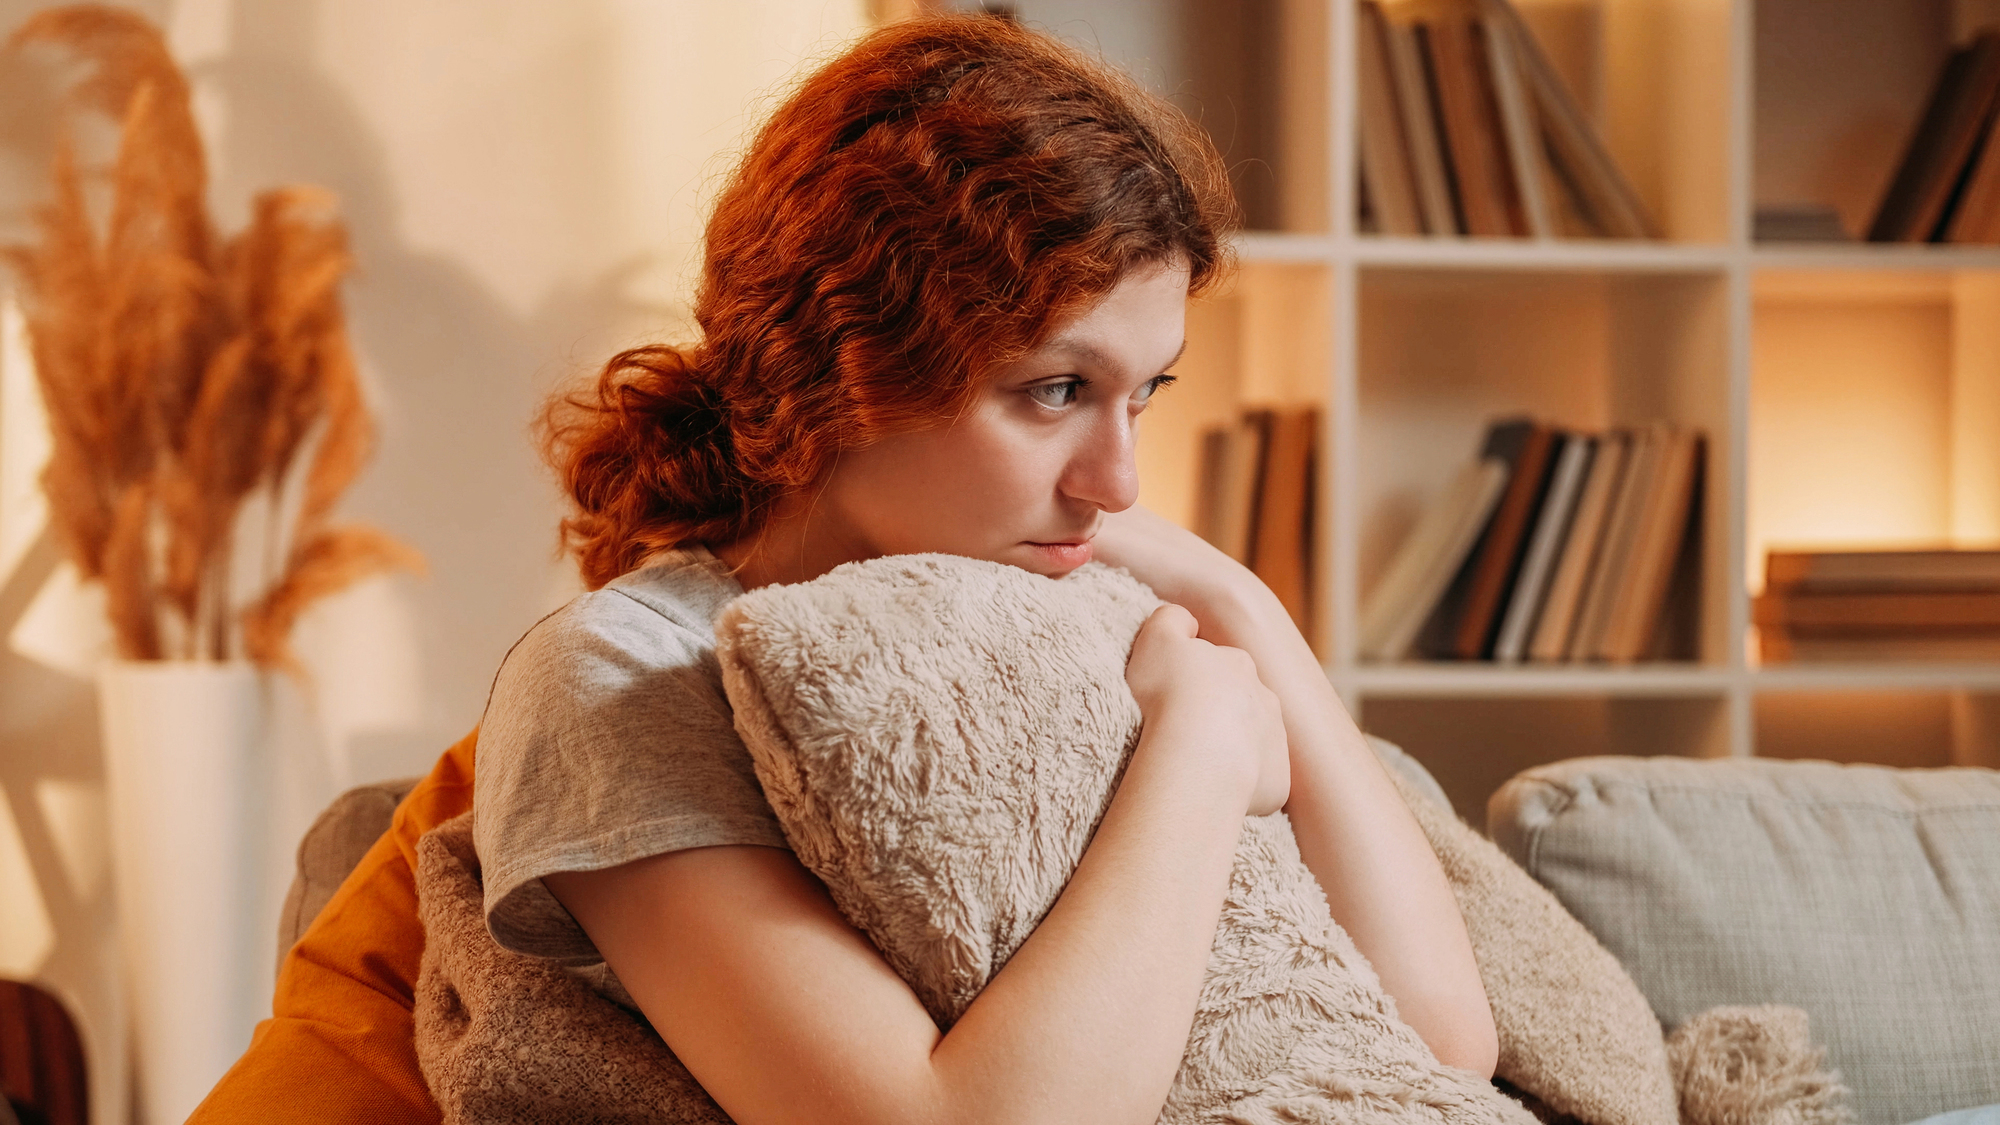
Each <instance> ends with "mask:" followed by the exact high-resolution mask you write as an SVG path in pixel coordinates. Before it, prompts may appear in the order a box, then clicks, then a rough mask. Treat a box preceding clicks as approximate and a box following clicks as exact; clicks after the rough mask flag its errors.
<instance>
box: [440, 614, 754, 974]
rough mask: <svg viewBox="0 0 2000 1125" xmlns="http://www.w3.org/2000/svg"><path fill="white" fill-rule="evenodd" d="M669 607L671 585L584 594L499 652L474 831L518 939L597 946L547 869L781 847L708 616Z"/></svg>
mask: <svg viewBox="0 0 2000 1125" xmlns="http://www.w3.org/2000/svg"><path fill="white" fill-rule="evenodd" d="M635 595H637V596H635ZM673 607H674V602H673V600H672V598H671V591H670V590H669V591H667V592H666V596H665V598H664V601H663V597H662V594H661V591H658V590H648V591H644V592H640V591H628V590H623V589H619V588H617V587H616V586H612V587H607V588H605V589H603V590H598V591H595V592H593V593H589V594H584V595H582V596H580V597H578V598H577V599H576V600H574V601H572V602H570V603H569V604H568V605H567V606H565V607H563V608H562V609H560V610H558V611H556V612H555V613H554V614H552V615H550V616H549V617H548V618H545V619H544V620H543V621H542V622H541V623H540V624H538V625H536V626H535V628H534V629H532V630H530V631H529V633H528V635H527V636H526V637H523V638H522V640H521V642H520V643H519V644H517V645H515V647H514V650H513V651H512V652H510V653H509V654H508V655H507V659H506V660H505V661H504V662H503V663H502V664H501V668H500V673H499V675H498V676H497V677H496V678H495V680H494V685H493V693H492V696H491V698H490V699H489V700H488V702H487V707H486V717H485V719H484V720H483V722H482V723H481V725H480V733H479V771H478V774H477V777H476V781H475V784H476V787H477V788H476V793H475V796H474V800H473V806H474V808H475V809H476V810H477V811H476V812H475V814H474V827H473V837H474V844H475V846H476V847H477V849H478V852H479V858H480V866H481V868H482V877H483V880H484V882H485V892H486V900H485V908H486V921H487V928H488V929H489V930H490V931H491V932H492V934H493V937H494V940H496V941H498V942H499V943H500V944H501V945H502V946H504V947H506V948H508V949H512V950H515V951H517V952H520V953H526V954H530V955H534V956H539V957H547V958H552V959H555V960H558V961H560V962H562V963H564V964H568V965H589V964H593V963H595V962H597V961H599V960H601V958H600V957H599V956H598V953H597V950H596V947H595V946H593V945H592V944H591V942H590V939H589V938H588V937H587V936H586V935H585V934H584V932H583V930H582V929H581V928H580V927H579V926H578V925H577V924H576V921H575V920H574V919H573V918H571V917H570V915H569V912H568V911H566V910H564V909H563V907H562V904H561V903H559V902H557V901H556V900H555V898H554V896H552V895H550V894H549V892H548V890H547V889H546V888H545V887H544V886H543V885H542V882H541V879H542V876H544V875H547V874H549V873H551V872H557V871H596V870H600V869H603V868H607V867H616V866H618V865H619V864H622V863H629V862H631V861H633V860H637V859H644V858H646V857H648V856H654V855H660V854H663V853H666V852H672V851H678V850H680V849H683V848H699V847H708V846H712V845H717V844H754V845H762V846H766V847H778V848H782V847H785V846H786V844H785V837H784V833H783V831H782V829H780V828H779V826H778V822H777V818H776V817H775V816H774V815H773V814H772V812H771V808H770V805H769V804H768V803H766V801H765V800H764V794H763V790H762V789H761V788H760V787H759V786H758V784H757V777H756V773H755V771H754V769H753V768H752V766H751V762H750V754H749V751H748V750H746V749H745V748H744V746H743V743H742V741H741V740H740V739H739V738H738V737H737V735H736V728H735V724H734V722H733V721H732V719H731V717H730V710H729V703H728V699H727V697H726V696H725V695H724V694H723V689H722V676H721V671H720V668H719V667H718V665H717V663H716V658H715V642H714V638H713V635H712V633H711V632H709V631H708V630H707V628H706V627H707V623H708V620H709V615H708V614H707V613H705V612H699V610H700V609H702V608H705V607H700V606H697V607H696V609H697V612H692V613H687V614H677V615H670V614H669V613H666V612H662V610H663V609H666V610H671V609H672V608H673Z"/></svg>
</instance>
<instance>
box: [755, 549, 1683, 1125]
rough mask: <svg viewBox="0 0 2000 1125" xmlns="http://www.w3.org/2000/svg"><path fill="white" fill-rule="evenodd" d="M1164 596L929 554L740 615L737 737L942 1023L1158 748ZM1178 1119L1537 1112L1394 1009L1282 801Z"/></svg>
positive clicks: (1220, 949)
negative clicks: (1145, 726) (1146, 754)
mask: <svg viewBox="0 0 2000 1125" xmlns="http://www.w3.org/2000/svg"><path fill="white" fill-rule="evenodd" d="M1158 604H1159V603H1158V601H1157V599H1155V598H1154V597H1153V596H1152V595H1151V593H1150V592H1148V591H1147V590H1146V589H1145V588H1144V587H1143V586H1140V585H1139V584H1138V583H1136V582H1134V581H1133V580H1132V579H1131V578H1130V577H1128V576H1126V575H1125V574H1124V573H1123V572H1122V571H1112V570H1108V569H1106V568H1104V567H1101V566H1090V567H1085V568H1083V569H1081V570H1079V571H1077V572H1075V573H1073V574H1072V575H1070V576H1069V577H1067V578H1065V579H1063V580H1061V581H1054V580H1050V579H1047V578H1042V577H1039V576H1037V575H1033V574H1029V573H1027V572H1026V571H1022V570H1019V569H1016V568H1013V567H1008V566H1003V565H1000V564H996V563H986V562H979V561H975V560H970V559H963V558H956V557H952V556H945V555H911V556H896V557H890V558H883V559H876V560H872V561H870V562H865V563H854V564H849V565H847V566H843V567H840V568H837V569H836V570H834V571H833V572H831V573H830V574H828V575H825V576H824V577H822V578H820V579H818V580H816V581H813V582H808V583H802V584H799V585H795V586H777V587H765V588H762V589H759V590H757V591H754V592H752V593H750V594H748V595H746V596H744V597H743V598H740V599H738V600H737V601H736V602H734V603H732V604H731V605H730V606H729V607H728V608H727V609H726V610H725V611H724V612H723V615H722V617H721V619H720V620H719V621H718V623H717V626H716V633H717V639H718V644H719V648H718V653H719V656H720V659H721V664H722V673H723V682H724V684H725V685H726V687H727V688H728V691H729V697H730V702H731V705H732V706H733V707H734V709H735V713H736V724H737V729H738V731H739V732H740V733H741V734H742V735H743V738H744V741H745V742H746V743H747V744H748V746H749V748H750V752H751V755H752V757H753V759H754V760H755V762H756V766H757V772H758V776H759V778H760V779H761V780H762V782H763V785H764V789H765V793H766V795H767V796H768V797H769V798H770V800H771V804H772V807H773V808H774V809H775V810H776V811H777V814H778V818H779V820H780V821H781V822H782V823H783V824H784V826H785V830H786V834H787V837H788V838H789V839H790V841H791V843H792V846H793V848H794V849H795V850H796V851H797V853H798V855H799V858H800V859H801V861H803V862H804V863H805V865H806V866H807V867H808V868H809V869H811V870H812V871H813V872H814V873H815V874H817V875H818V876H819V877H820V878H821V879H822V880H823V881H824V882H825V883H826V885H827V887H828V889H829V890H830V891H831V892H832V894H833V897H834V900H835V901H836V902H837V903H838V904H839V905H840V907H841V909H842V911H843V912H844V913H846V915H847V916H848V918H849V919H851V920H852V921H853V922H854V923H855V924H856V925H857V926H859V927H860V928H861V929H862V930H863V931H864V932H866V933H867V934H868V935H869V937H870V938H871V939H873V941H874V942H875V944H876V945H877V946H878V947H879V948H880V949H881V950H882V952H883V954H884V955H885V956H886V957H887V959H888V960H889V962H890V964H891V965H893V966H894V967H895V968H896V970H897V971H898V972H899V973H901V974H902V976H903V977H904V979H906V980H908V981H909V982H910V984H911V986H912V987H913V988H914V989H915V991H916V993H917V995H918V996H919V997H920V998H921V999H922V1001H923V1003H924V1005H925V1006H926V1007H927V1008H928V1009H929V1010H930V1012H931V1014H932V1015H933V1017H935V1018H936V1019H937V1021H938V1022H939V1024H940V1026H944V1027H949V1026H950V1025H951V1024H952V1022H953V1021H954V1020H955V1019H956V1018H957V1017H958V1015H959V1014H960V1013H961V1012H962V1011H963V1010H964V1009H965V1007H966V1005H967V1004H969V1003H970V1002H971V1001H972V999H973V997H974V996H976V995H977V994H978V992H979V990H980V989H981V988H982V987H983V986H984V985H985V984H986V982H987V981H988V980H990V979H991V978H992V976H993V974H994V973H995V972H997V971H998V970H999V968H1000V967H1001V966H1002V965H1003V964H1005V963H1006V960H1007V958H1008V957H1009V956H1011V955H1012V954H1013V952H1014V950H1015V949H1016V948H1018V947H1019V945H1020V944H1021V942H1022V941H1024V940H1025V939H1026V938H1027V936H1028V934H1029V932H1030V931H1031V930H1032V929H1033V928H1034V926H1035V923H1036V922H1037V921H1038V920H1040V918H1041V917H1042V916H1043V914H1044V913H1046V911H1047V910H1048V909H1049V907H1050V905H1051V904H1052V903H1053V902H1054V900H1055V898H1056V896H1057V895H1058V894H1059V893H1060V891H1061V890H1062V887H1063V884H1064V883H1065V882H1066V881H1067V879H1068V877H1069V874H1070V872H1071V871H1072V870H1073V869H1074V868H1075V865H1076V863H1077V860H1078V859H1079V858H1080V856H1081V855H1082V852H1083V849H1084V846H1085V845H1086V844H1087V843H1088V842H1089V839H1090V835H1091V832H1092V831H1093V830H1094V828H1095V826H1096V824H1097V821H1098V819H1099V818H1100V817H1101V816H1102V815H1103V812H1104V809H1105V806H1106V805H1107V803H1108V802H1109V800H1110V796H1111V793H1112V791H1113V789H1114V787H1115V785H1116V782H1117V779H1118V775H1119V772H1120V770H1121V769H1122V767H1123V763H1124V761H1125V757H1126V755H1127V754H1128V753H1129V752H1130V750H1131V748H1132V746H1133V745H1134V744H1135V743H1136V741H1137V736H1138V729H1139V719H1140V716H1139V711H1138V707H1137V705H1136V703H1135V702H1134V701H1133V699H1132V696H1131V693H1130V691H1129V690H1128V689H1127V687H1126V684H1125V679H1124V668H1125V659H1126V655H1127V653H1128V652H1129V650H1130V648H1131V643H1132V639H1133V637H1134V636H1135V635H1136V633H1137V631H1138V628H1139V626H1140V624H1141V623H1143V621H1144V620H1145V618H1146V616H1147V614H1148V613H1150V612H1151V611H1152V609H1153V608H1154V607H1155V606H1156V605H1158ZM1654 1043H1655V1046H1656V1047H1657V1045H1658V1038H1657V1034H1656V1035H1655V1039H1654ZM1662 1068H1664V1060H1662ZM1161 1120H1162V1121H1164V1122H1176V1123H1177V1122H1210V1121H1213V1122H1221V1121H1225V1120H1227V1121H1237V1122H1250V1123H1261V1122H1270V1123H1273V1125H1275V1123H1277V1122H1295V1123H1314V1122H1322V1123H1327V1125H1333V1123H1359V1122H1371V1123H1372V1122H1382V1123H1387V1122H1401V1123H1409V1122H1452V1123H1471V1122H1495V1123H1497V1122H1508V1123H1511V1125H1527V1123H1529V1122H1532V1121H1533V1118H1532V1117H1531V1116H1530V1115H1529V1114H1528V1113H1527V1112H1526V1111H1525V1110H1524V1109H1522V1108H1521V1107H1520V1105H1519V1104H1517V1103H1515V1102H1514V1101H1512V1100H1510V1099H1508V1098H1507V1097H1506V1096H1505V1095H1503V1094H1501V1093H1500V1092H1498V1091H1497V1090H1496V1089H1495V1088H1494V1087H1493V1086H1492V1085H1491V1084H1490V1083H1488V1082H1487V1081H1486V1080H1484V1079H1483V1078H1481V1077H1479V1076H1477V1075H1474V1074H1472V1073H1470V1072H1468V1071H1463V1070H1458V1069H1455V1068H1451V1067H1447V1066H1444V1065H1443V1064H1441V1063H1439V1062H1438V1061H1437V1060H1436V1058H1435V1057H1434V1056H1433V1055H1432V1054H1431V1052H1430V1051H1429V1049H1428V1048H1427V1047H1426V1046H1425V1045H1424V1043H1423V1041H1422V1040H1421V1039H1420V1038H1419V1037H1418V1036H1417V1035H1416V1033H1415V1032H1414V1031H1412V1030H1411V1029H1410V1028H1409V1027H1408V1026H1407V1025H1405V1024H1404V1023H1403V1022H1402V1021H1401V1020H1399V1019H1397V1018H1396V1016H1395V1006H1394V1003H1393V1001H1392V1000H1391V999H1390V998H1389V997H1388V996H1387V995H1386V994H1385V993H1384V992H1383V991H1382V988H1381V985H1380V982H1379V981H1378V980H1377V978H1376V976H1375V973H1374V971H1373V970H1372V969H1371V968H1370V967H1369V966H1368V963H1367V961H1366V960H1365V959H1364V958H1362V956H1361V955H1360V954H1359V952H1357V951H1356V950H1355V948H1354V945H1353V943H1352V942H1351V941H1350V940H1349V939H1348V937H1347V935H1346V934H1345V933H1344V932H1343V931H1342V930H1341V929H1340V927H1339V926H1337V925H1335V924H1334V922H1333V920H1332V918H1331V917H1330V915H1329V914H1328V910H1327V906H1326V900H1325V898H1324V897H1323V896H1322V895H1321V893H1320V890H1319V886H1318V884H1317V883H1316V882H1315V881H1314V880H1313V877H1312V875H1311V873H1310V872H1309V871H1308V870H1307V869H1306V868H1305V866H1304V864H1303V863H1302V862H1301V861H1300V859H1299V855H1298V849H1297V845H1296V844H1295V843H1294V841H1293V839H1292V833H1291V828H1290V824H1289V822H1287V821H1286V820H1285V818H1284V817H1283V815H1282V814H1280V815H1276V816H1270V817H1262V818H1249V819H1247V820H1246V821H1245V824H1244V831H1243V837H1242V840H1241V843H1240V844H1239V846H1238V849H1237V854H1236V865H1235V870H1234V874H1233V877H1232V880H1231V888H1230V892H1229V896H1228V901H1227V903H1226V904H1225V907H1224V910H1223V917H1222V922H1221V925H1220V926H1219V928H1218V930H1217V933H1216V938H1215V944H1214V947H1213V950H1212V952H1211V954H1210V958H1209V967H1208V978H1207V980H1206V982H1205V984H1204V987H1203V990H1202V996H1201V1001H1200V1005H1199V1008H1198V1010H1197V1013H1196V1016H1195V1022H1194V1029H1193V1034H1192V1036H1191V1037H1190V1040H1189V1044H1188V1051H1187V1055H1186V1057H1185V1058H1184V1060H1183V1062H1182V1066H1181V1070H1180V1073H1179V1075H1178V1077H1177V1078H1176V1081H1175V1084H1174V1087H1173V1090H1172V1093H1171V1095H1170V1097H1169V1099H1168V1102H1167V1106H1166V1110H1165V1112H1164V1114H1163V1115H1162V1118H1161Z"/></svg>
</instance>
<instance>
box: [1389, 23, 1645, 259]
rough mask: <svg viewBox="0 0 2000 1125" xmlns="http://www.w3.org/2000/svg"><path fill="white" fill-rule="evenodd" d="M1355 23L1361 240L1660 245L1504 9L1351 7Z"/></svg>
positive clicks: (1583, 120) (1528, 37)
mask: <svg viewBox="0 0 2000 1125" xmlns="http://www.w3.org/2000/svg"><path fill="white" fill-rule="evenodd" d="M1359 19H1360V23H1359V31H1360V97H1361V104H1360V117H1359V126H1360V158H1361V159H1360V163H1361V196H1362V223H1363V226H1364V228H1365V229H1368V230H1372V231H1374V232H1375V233H1378V234H1389V235H1426V234H1430V235H1458V234H1469V235H1476V236H1480V237H1487V238H1507V237H1515V236H1525V237H1534V238H1554V237H1558V236H1564V235H1577V236H1584V237H1601V238H1657V237H1658V236H1659V229H1658V227H1657V226H1656V225H1655V224H1654V222H1653V220H1652V217H1651V216H1650V215H1649V214H1648V213H1647V211H1646V208H1645V206H1644V205H1643V204H1641V203H1640V201H1639V197H1638V196H1637V195H1636V194H1635V193H1634V192H1633V191H1632V187H1631V185H1630V184H1629V183H1627V182H1626V179H1625V177H1624V176H1623V175H1622V174H1621V173H1620V172H1619V170H1618V166H1617V164H1616V163H1614V162H1613V161H1612V159H1611V154H1610V153H1609V152H1608V151H1607V150H1606V149H1605V147H1604V144H1603V142H1602V141H1601V140H1600V139H1599V138H1598V136H1597V131H1596V130H1595V129H1594V128H1592V126H1591V124H1590V121H1589V119H1588V118H1587V117H1586V116H1585V115H1584V113H1583V110H1582V108H1581V107H1580V106H1578V104H1577V102H1576V100H1575V99H1574V98H1572V97H1570V94H1569V90H1568V88H1567V87H1565V86H1564V85H1563V81H1562V78H1561V76H1560V75H1558V74H1557V73H1556V70H1555V67H1554V66H1553V65H1551V64H1550V62H1549V60H1548V59H1547V58H1546V57H1545V56H1544V55H1543V54H1542V52H1541V49H1540V48H1539V47H1538V46H1537V45H1536V43H1535V37H1534V35H1533V33H1531V32H1530V31H1529V30H1528V25H1527V24H1526V23H1524V22H1523V21H1522V19H1521V16H1520V13H1518V12H1516V11H1515V10H1514V7H1513V5H1512V4H1510V3H1509V2H1508V0H1393V2H1388V3H1385V2H1384V0H1361V9H1360V12H1359Z"/></svg>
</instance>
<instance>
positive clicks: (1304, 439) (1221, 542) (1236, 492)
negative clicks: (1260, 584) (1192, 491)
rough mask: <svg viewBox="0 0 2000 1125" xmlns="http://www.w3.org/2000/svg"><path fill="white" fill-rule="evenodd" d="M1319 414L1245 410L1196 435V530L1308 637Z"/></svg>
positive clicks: (1307, 410)
mask: <svg viewBox="0 0 2000 1125" xmlns="http://www.w3.org/2000/svg"><path fill="white" fill-rule="evenodd" d="M1319 430H1320V425H1319V411H1317V410H1315V409H1314V408H1312V407H1309V406H1308V407H1294V408H1279V409H1256V410H1246V411H1244V412H1243V414H1242V416H1241V417H1240V418H1238V419H1237V420H1236V422H1235V423H1234V424H1232V425H1228V426H1217V427H1213V428H1211V429H1209V430H1207V431H1206V432H1204V433H1203V434H1202V442H1201V468H1200V477H1199V480H1198V488H1199V490H1198V492H1197V493H1196V507H1195V531H1196V532H1198V533H1199V534H1200V535H1201V537H1202V538H1203V539H1206V540H1208V541H1209V542H1210V543H1213V544H1215V545H1216V546H1217V547H1220V548H1222V550H1223V551H1225V552H1227V553H1228V555H1229V557H1230V558H1233V559H1235V560H1236V561H1237V562H1240V563H1242V564H1243V565H1245V566H1247V567H1249V568H1250V569H1251V570H1253V571H1255V572H1256V574H1257V577H1259V578H1261V579H1263V580H1264V584H1265V585H1266V586H1269V587H1270V588H1271V591H1272V592H1273V593H1275V594H1277V595H1278V600H1279V601H1280V602H1282V603H1284V606H1285V609H1286V611H1287V612H1289V613H1290V614H1291V615H1292V620H1293V621H1294V622H1295V623H1297V625H1298V627H1299V629H1300V630H1301V631H1303V632H1306V634H1307V635H1308V636H1310V635H1311V632H1310V627H1309V622H1310V620H1311V615H1312V603H1313V581H1312V575H1313V562H1314V557H1315V556H1314V547H1313V539H1314V535H1313V509H1314V507H1315V502H1314V496H1315V493H1316V491H1317V490H1316V488H1315V484H1314V482H1315V480H1316V478H1317V474H1318V469H1317V467H1318V463H1319Z"/></svg>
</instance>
